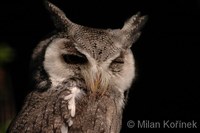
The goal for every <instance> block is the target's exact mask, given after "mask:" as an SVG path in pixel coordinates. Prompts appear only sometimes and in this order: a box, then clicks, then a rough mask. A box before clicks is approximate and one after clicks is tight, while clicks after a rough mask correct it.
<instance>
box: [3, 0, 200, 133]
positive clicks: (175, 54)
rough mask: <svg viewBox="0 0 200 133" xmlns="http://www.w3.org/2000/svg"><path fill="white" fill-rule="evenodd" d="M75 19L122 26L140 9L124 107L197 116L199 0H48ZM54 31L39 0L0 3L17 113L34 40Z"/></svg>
mask: <svg viewBox="0 0 200 133" xmlns="http://www.w3.org/2000/svg"><path fill="white" fill-rule="evenodd" d="M51 2H53V3H54V4H56V5H57V6H58V7H60V8H61V9H63V11H64V12H65V13H66V16H67V17H68V18H69V19H71V20H72V21H73V22H75V23H78V24H81V25H85V26H90V27H95V28H121V27H122V26H123V23H124V21H125V20H126V19H127V18H129V17H130V16H132V15H133V14H135V13H136V12H138V11H141V13H142V14H143V15H148V16H149V19H148V22H147V24H146V26H145V27H144V29H143V34H142V36H141V37H140V39H139V40H138V41H137V43H135V44H134V45H133V47H132V50H133V53H134V55H135V60H136V66H137V79H136V81H135V82H134V84H133V87H132V89H131V91H130V96H129V102H128V104H127V106H126V108H125V111H124V119H123V128H122V132H133V129H129V128H128V127H127V126H126V123H127V121H128V120H153V121H157V120H168V119H170V120H187V121H190V120H200V114H199V113H200V109H199V104H200V97H199V94H200V93H199V89H200V77H199V72H198V71H199V68H200V65H199V60H200V26H199V25H200V0H187V1H186V0H162V1H160V2H158V1H150V0H132V1H131V0H130V1H125V0H116V1H108V0H93V1H81V0H80V1H78V0H73V2H69V1H68V0H59V1H56V0H51ZM53 30H54V26H53V23H52V21H51V19H50V17H49V14H48V12H47V11H46V9H45V8H44V6H43V2H42V0H26V1H10V0H1V2H0V42H6V43H8V44H9V45H10V46H11V47H12V48H13V49H14V51H15V58H14V61H13V62H12V63H10V64H8V65H6V67H5V68H6V69H7V71H8V72H9V74H10V75H11V81H12V86H13V87H12V88H13V92H14V99H15V105H16V111H17V112H18V111H19V109H20V108H21V106H22V103H23V100H24V98H25V96H26V95H27V93H28V92H29V91H30V89H29V88H30V87H29V79H28V77H29V62H30V57H31V53H32V51H33V48H34V47H35V46H36V44H37V43H38V42H39V41H40V40H41V39H42V38H43V37H44V36H45V35H47V34H49V33H50V32H51V31H53Z"/></svg>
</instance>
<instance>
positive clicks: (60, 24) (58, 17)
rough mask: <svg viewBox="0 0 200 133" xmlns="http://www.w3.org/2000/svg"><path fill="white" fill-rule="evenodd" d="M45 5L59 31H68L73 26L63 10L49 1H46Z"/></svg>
mask: <svg viewBox="0 0 200 133" xmlns="http://www.w3.org/2000/svg"><path fill="white" fill-rule="evenodd" d="M44 3H45V6H46V9H47V10H48V11H49V12H50V13H51V17H52V19H53V22H54V25H55V26H56V28H57V30H66V29H68V28H69V27H70V26H72V25H73V23H72V22H71V21H70V20H69V19H68V18H67V17H66V16H65V13H64V12H63V11H62V10H61V9H59V8H58V7H57V6H55V5H54V4H52V3H51V2H49V1H47V0H45V1H44Z"/></svg>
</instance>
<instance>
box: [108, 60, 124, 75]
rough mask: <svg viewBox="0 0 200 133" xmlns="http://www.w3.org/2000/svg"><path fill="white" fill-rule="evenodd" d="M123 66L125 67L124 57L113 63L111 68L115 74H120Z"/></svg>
mask: <svg viewBox="0 0 200 133" xmlns="http://www.w3.org/2000/svg"><path fill="white" fill-rule="evenodd" d="M123 65H124V59H123V58H122V57H118V58H116V59H114V60H113V61H112V63H111V64H110V66H109V68H110V69H111V71H113V72H120V71H121V70H122V67H123Z"/></svg>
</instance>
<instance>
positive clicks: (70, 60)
mask: <svg viewBox="0 0 200 133" xmlns="http://www.w3.org/2000/svg"><path fill="white" fill-rule="evenodd" d="M62 56H63V59H64V61H65V62H66V63H67V64H86V63H87V62H88V60H87V58H86V57H85V56H84V55H75V54H64V55H62Z"/></svg>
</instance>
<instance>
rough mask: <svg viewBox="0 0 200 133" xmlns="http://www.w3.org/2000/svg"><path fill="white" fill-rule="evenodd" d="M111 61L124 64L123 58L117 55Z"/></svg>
mask: <svg viewBox="0 0 200 133" xmlns="http://www.w3.org/2000/svg"><path fill="white" fill-rule="evenodd" d="M112 63H117V64H124V59H123V58H121V57H118V58H116V59H114V60H113V61H112Z"/></svg>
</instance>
